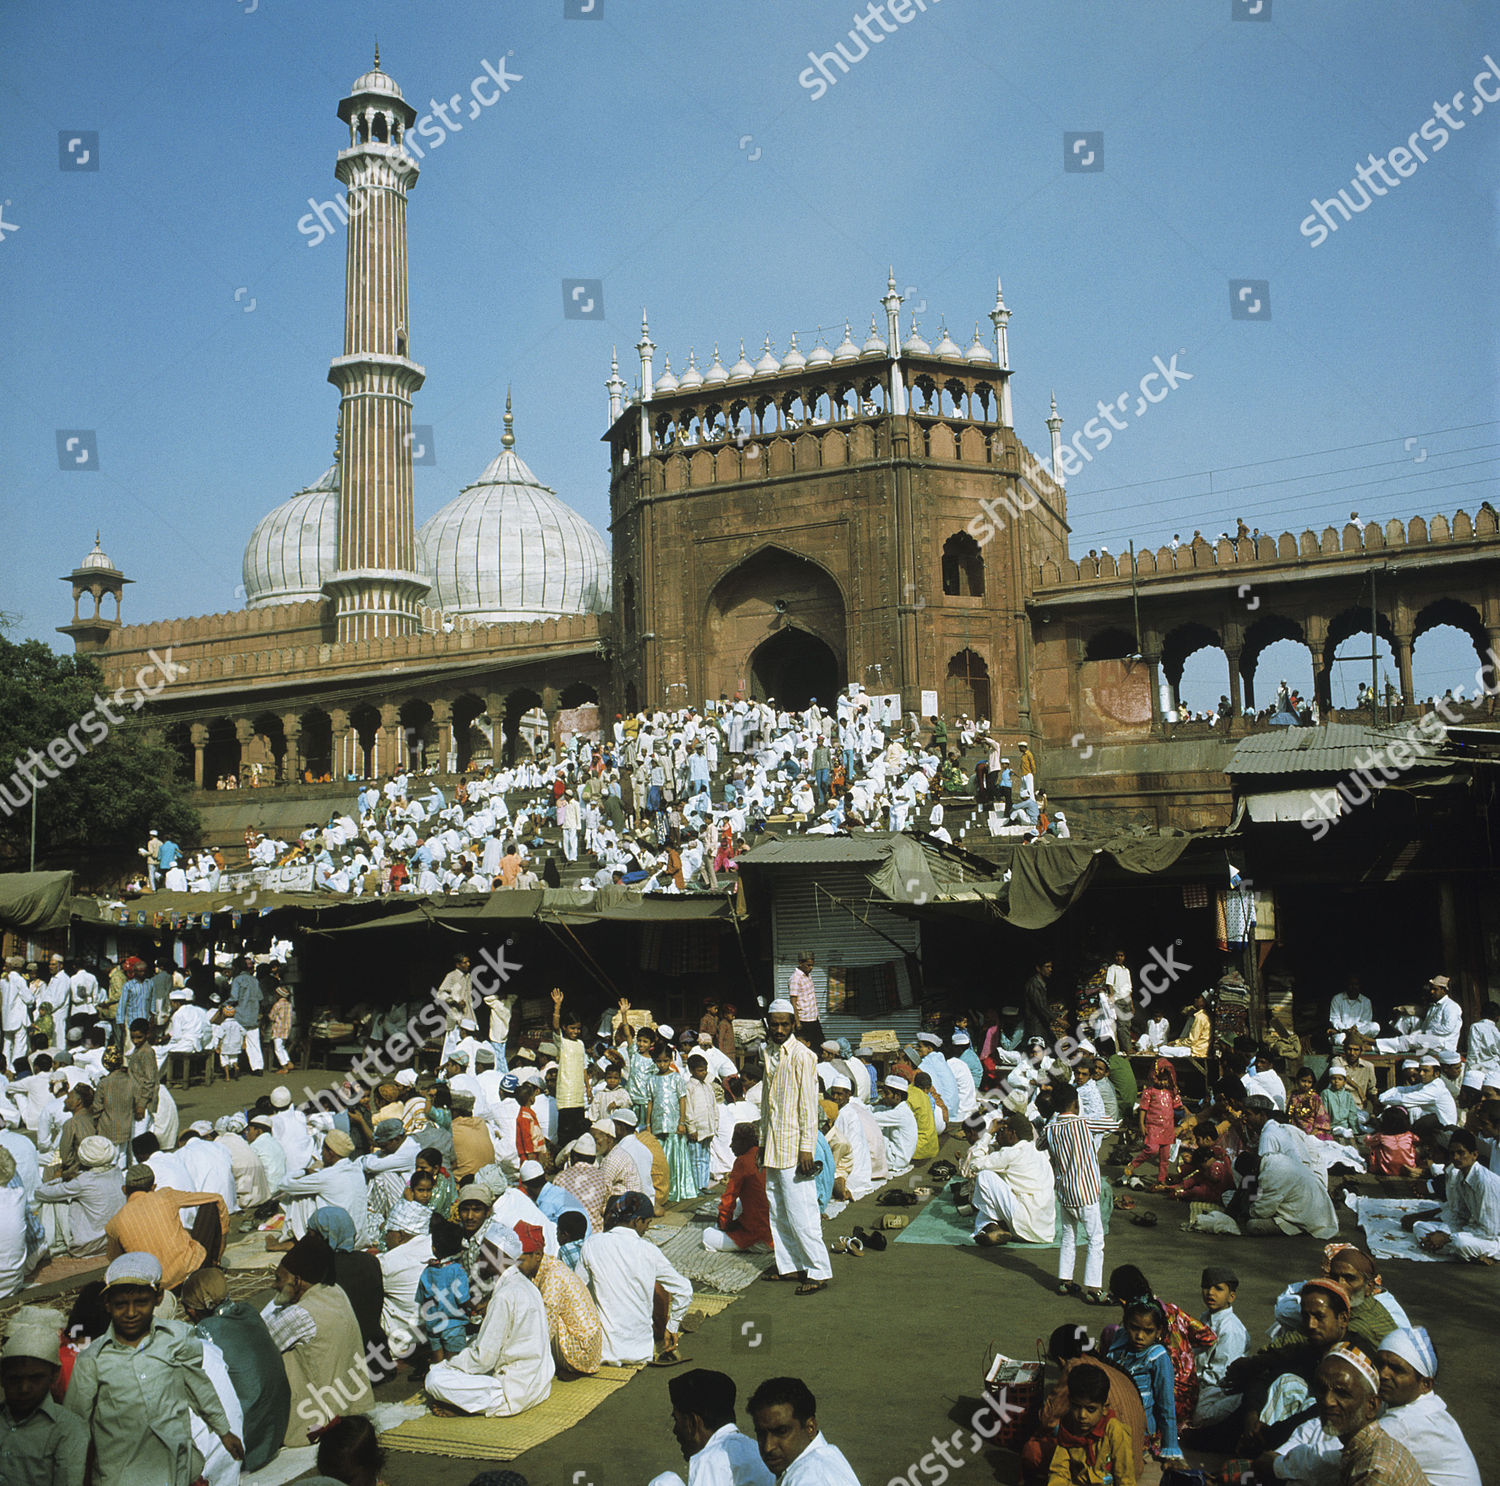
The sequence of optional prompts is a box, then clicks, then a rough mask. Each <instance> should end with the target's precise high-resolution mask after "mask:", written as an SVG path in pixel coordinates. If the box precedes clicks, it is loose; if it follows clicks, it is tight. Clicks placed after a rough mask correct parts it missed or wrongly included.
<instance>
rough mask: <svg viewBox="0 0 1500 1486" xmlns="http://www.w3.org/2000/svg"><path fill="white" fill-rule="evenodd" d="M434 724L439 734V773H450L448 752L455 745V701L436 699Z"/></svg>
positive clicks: (436, 743) (433, 716) (435, 745)
mask: <svg viewBox="0 0 1500 1486" xmlns="http://www.w3.org/2000/svg"><path fill="white" fill-rule="evenodd" d="M432 726H433V731H434V732H435V733H436V735H437V739H436V742H435V744H434V747H435V748H436V749H437V766H438V773H440V774H446V773H448V753H449V750H450V749H451V748H452V746H453V703H452V702H446V701H436V702H434V703H433V704H432Z"/></svg>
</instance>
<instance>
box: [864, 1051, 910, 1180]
mask: <svg viewBox="0 0 1500 1486" xmlns="http://www.w3.org/2000/svg"><path fill="white" fill-rule="evenodd" d="M910 1087H911V1085H910V1084H908V1083H907V1081H906V1080H905V1079H904V1078H902V1077H901V1076H900V1075H899V1074H896V1073H891V1074H887V1075H886V1077H885V1078H884V1079H883V1080H882V1082H881V1085H880V1103H879V1104H877V1105H876V1106H875V1108H874V1109H872V1110H871V1111H870V1118H871V1119H872V1120H874V1122H875V1124H876V1125H877V1126H878V1127H879V1129H880V1134H881V1138H882V1139H883V1141H884V1143H885V1166H886V1175H887V1177H898V1176H905V1175H906V1173H907V1172H908V1171H910V1170H911V1163H912V1158H913V1157H914V1156H915V1155H916V1152H917V1117H916V1115H914V1114H913V1113H912V1109H911V1105H910V1104H909V1103H907V1099H906V1094H907V1090H908V1089H909V1088H910Z"/></svg>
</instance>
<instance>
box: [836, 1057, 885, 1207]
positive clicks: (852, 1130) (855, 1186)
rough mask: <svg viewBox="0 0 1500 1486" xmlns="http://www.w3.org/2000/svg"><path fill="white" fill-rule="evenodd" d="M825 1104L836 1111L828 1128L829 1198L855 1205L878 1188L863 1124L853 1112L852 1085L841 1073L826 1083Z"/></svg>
mask: <svg viewBox="0 0 1500 1486" xmlns="http://www.w3.org/2000/svg"><path fill="white" fill-rule="evenodd" d="M826 1097H827V1099H828V1101H829V1102H830V1103H831V1104H832V1105H833V1106H834V1108H835V1109H836V1110H837V1111H838V1113H837V1114H836V1115H835V1117H834V1120H833V1123H832V1124H831V1125H829V1127H828V1149H829V1150H830V1151H832V1152H833V1161H834V1178H833V1195H834V1198H835V1199H836V1200H837V1201H839V1202H841V1203H842V1202H858V1201H859V1200H860V1198H861V1197H868V1196H869V1195H870V1193H871V1192H873V1191H874V1190H875V1188H876V1186H877V1185H878V1183H877V1182H876V1180H875V1178H874V1175H873V1174H872V1172H871V1168H870V1146H869V1141H868V1139H867V1137H866V1135H865V1126H864V1122H863V1121H862V1120H861V1119H860V1118H859V1113H858V1111H857V1110H856V1109H855V1108H854V1104H853V1099H854V1084H853V1081H852V1080H851V1079H850V1078H849V1077H848V1076H847V1075H846V1074H843V1073H834V1074H833V1075H832V1077H831V1078H830V1079H829V1083H828V1092H827V1096H826Z"/></svg>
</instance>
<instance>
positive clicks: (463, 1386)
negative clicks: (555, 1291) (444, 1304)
mask: <svg viewBox="0 0 1500 1486" xmlns="http://www.w3.org/2000/svg"><path fill="white" fill-rule="evenodd" d="M480 1252H481V1262H480V1276H481V1283H483V1284H489V1283H493V1289H492V1290H491V1291H490V1297H489V1304H488V1307H487V1308H486V1310H485V1313H484V1320H483V1321H482V1322H481V1323H480V1326H479V1334H478V1335H477V1336H476V1337H475V1338H474V1340H473V1341H472V1342H470V1343H469V1345H468V1346H467V1347H465V1348H464V1350H463V1351H462V1352H460V1353H459V1354H458V1356H457V1357H455V1358H453V1360H452V1361H451V1362H446V1361H445V1362H438V1363H434V1364H433V1366H432V1368H431V1369H430V1370H429V1372H428V1374H427V1391H428V1393H429V1394H430V1395H431V1396H432V1398H433V1400H434V1403H433V1413H435V1414H438V1415H451V1414H484V1415H486V1416H488V1417H491V1418H496V1417H509V1416H511V1415H514V1414H519V1413H522V1412H524V1411H525V1410H526V1409H529V1408H532V1407H534V1406H535V1405H536V1404H539V1403H542V1402H543V1401H544V1400H545V1399H546V1398H547V1397H548V1396H549V1395H550V1394H551V1392H552V1379H553V1377H554V1376H555V1375H556V1369H555V1367H554V1365H553V1362H552V1344H551V1339H550V1335H549V1331H548V1326H547V1307H546V1305H545V1304H544V1303H543V1300H542V1296H541V1292H540V1291H539V1290H538V1289H537V1288H536V1286H535V1285H533V1284H532V1283H531V1281H530V1280H529V1279H527V1278H526V1276H525V1274H523V1273H522V1271H521V1269H520V1265H519V1261H520V1259H521V1256H522V1254H523V1253H524V1252H525V1246H524V1244H523V1243H522V1241H521V1238H520V1236H519V1235H518V1234H517V1233H516V1231H515V1230H514V1229H513V1228H496V1229H492V1230H490V1232H489V1233H488V1235H487V1236H486V1239H485V1242H484V1246H483V1248H482V1249H481V1251H480Z"/></svg>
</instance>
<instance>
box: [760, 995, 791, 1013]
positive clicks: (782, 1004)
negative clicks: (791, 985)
mask: <svg viewBox="0 0 1500 1486" xmlns="http://www.w3.org/2000/svg"><path fill="white" fill-rule="evenodd" d="M796 1014H797V1008H796V1007H795V1006H793V1005H792V1003H791V1002H790V1001H788V1000H787V998H786V997H785V996H778V997H777V998H776V999H775V1000H774V1001H773V1002H772V1003H771V1004H770V1005H769V1006H768V1007H766V1015H767V1016H796Z"/></svg>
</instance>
